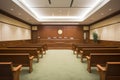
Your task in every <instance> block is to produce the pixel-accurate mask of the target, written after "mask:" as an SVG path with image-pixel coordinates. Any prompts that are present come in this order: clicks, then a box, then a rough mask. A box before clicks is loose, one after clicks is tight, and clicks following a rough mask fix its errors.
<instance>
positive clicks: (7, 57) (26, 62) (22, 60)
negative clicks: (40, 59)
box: [0, 53, 34, 72]
mask: <svg viewBox="0 0 120 80" xmlns="http://www.w3.org/2000/svg"><path fill="white" fill-rule="evenodd" d="M33 58H34V56H30V55H29V53H24V54H23V53H0V62H12V63H13V66H17V65H19V64H22V65H23V66H24V67H29V72H32V71H33V67H32V62H33Z"/></svg>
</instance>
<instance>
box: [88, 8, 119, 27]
mask: <svg viewBox="0 0 120 80" xmlns="http://www.w3.org/2000/svg"><path fill="white" fill-rule="evenodd" d="M119 14H120V10H119V11H117V12H115V13H113V14H110V15H108V16H106V17H105V18H102V19H100V20H98V21H95V22H93V23H91V24H89V25H90V26H91V25H94V24H96V23H99V22H101V21H104V20H106V19H109V18H111V17H114V16H116V15H119Z"/></svg>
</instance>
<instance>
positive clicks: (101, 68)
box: [97, 64, 106, 71]
mask: <svg viewBox="0 0 120 80" xmlns="http://www.w3.org/2000/svg"><path fill="white" fill-rule="evenodd" d="M97 68H98V69H99V70H101V71H106V68H105V67H102V66H101V65H99V64H97Z"/></svg>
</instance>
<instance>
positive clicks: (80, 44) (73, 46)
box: [72, 43, 100, 54]
mask: <svg viewBox="0 0 120 80" xmlns="http://www.w3.org/2000/svg"><path fill="white" fill-rule="evenodd" d="M78 46H95V44H84V43H76V44H72V50H73V54H75V53H76V52H77V50H78ZM99 46H100V45H99Z"/></svg>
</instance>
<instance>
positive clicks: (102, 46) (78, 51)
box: [76, 45, 118, 57]
mask: <svg viewBox="0 0 120 80" xmlns="http://www.w3.org/2000/svg"><path fill="white" fill-rule="evenodd" d="M83 48H118V46H105V45H86V46H77V47H76V57H78V55H80V53H81V52H82V50H83Z"/></svg>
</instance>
